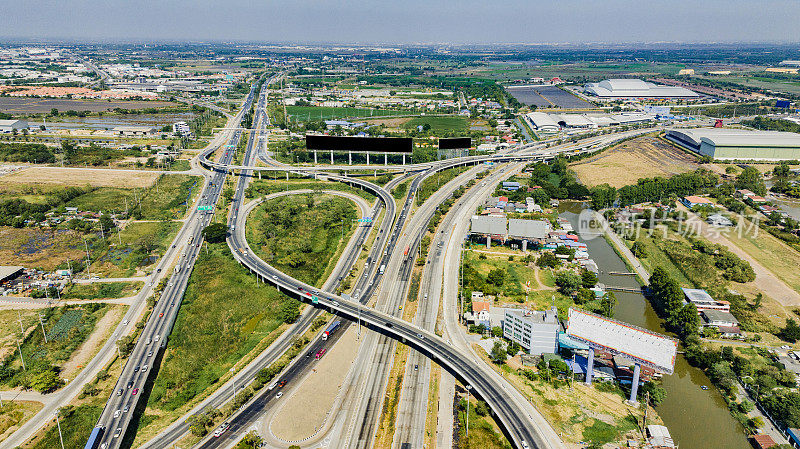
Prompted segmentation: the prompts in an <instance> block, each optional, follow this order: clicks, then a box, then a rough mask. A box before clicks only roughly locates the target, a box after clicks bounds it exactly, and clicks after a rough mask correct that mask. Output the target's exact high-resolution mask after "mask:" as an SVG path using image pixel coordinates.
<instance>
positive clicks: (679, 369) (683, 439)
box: [560, 203, 751, 449]
mask: <svg viewBox="0 0 800 449" xmlns="http://www.w3.org/2000/svg"><path fill="white" fill-rule="evenodd" d="M583 207H584V205H583V204H580V203H571V204H567V203H562V206H561V208H560V212H561V216H562V217H564V218H566V219H568V220H569V221H570V223H571V224H572V226H573V227H574V228H575V229H576V230H577V229H579V227H578V213H580V211H581V210H582V208H583ZM582 241H585V243H586V246H587V249H588V252H589V254H590V256H591V257H592V259H593V260H594V261H595V262H597V264H598V266H599V268H600V274H599V275H598V280H599V282H600V283H602V284H605V285H608V286H615V287H626V288H637V287H639V283H638V282H637V281H636V279H635V278H634V277H632V276H619V275H612V274H609V273H611V272H627V271H629V269H628V267H627V266H626V264H625V261H624V260H623V259H622V258H621V257H620V256H619V255H618V254H617V252H616V251H615V250H614V248H613V247H612V246H611V245H610V244H609V243H608V242H607V241H606V239H604V238H602V237H597V238H594V239H585V238H583V239H582ZM615 295H616V297H617V305H616V307H615V308H614V318H616V319H618V320H620V321H624V322H627V323H631V324H634V325H636V326H640V327H643V328H645V329H649V330H652V331H655V332H661V333H666V331H665V329H664V327H663V321H662V320H661V319H660V318H659V317H658V316H657V315H656V313H655V311H654V310H653V307H652V306H651V305H650V302H649V301H648V300H647V299H646V298H645V297H644V296H643V295H642V294H640V293H627V292H616V293H615ZM711 385H712V384H711V381H710V380H709V379H708V378H707V377H706V375H705V374H704V373H703V372H702V371H701V370H699V369H697V368H695V367H692V366H691V365H689V363H688V362H687V361H686V359H685V358H684V357H683V355H682V354H678V358H677V360H676V363H675V372H674V373H673V374H672V375H665V376H664V378H663V387H664V389H665V390H666V391H667V398H666V399H665V400H664V402H663V403H662V404H661V405H659V406H658V407H657V408H656V410H657V411H658V414H659V416H661V418H662V419H663V421H664V424H665V425H666V426H667V427H668V428H669V431H670V433H671V434H672V437H673V439H674V440H675V442H676V443H677V444H678V445H679V446H680V448H681V449H708V448H726V449H727V448H730V449H747V448H750V447H751V446H750V443H749V442H748V440H747V436H746V435H745V433H744V430H743V429H742V427H741V425H740V424H739V423H738V422H737V421H736V420H735V419H734V418H733V417H732V416H731V415H730V413H729V411H728V407H727V404H726V403H725V400H724V399H723V398H722V396H721V395H720V393H719V392H718V391H717V389H716V388H713V387H712V388H708V389H707V390H703V388H702V387H703V386H711Z"/></svg>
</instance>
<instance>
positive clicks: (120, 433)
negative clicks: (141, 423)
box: [112, 427, 122, 438]
mask: <svg viewBox="0 0 800 449" xmlns="http://www.w3.org/2000/svg"><path fill="white" fill-rule="evenodd" d="M120 435H122V427H117V430H115V431H114V436H113V437H112V438H119V436H120Z"/></svg>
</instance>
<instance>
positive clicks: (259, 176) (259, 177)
mask: <svg viewBox="0 0 800 449" xmlns="http://www.w3.org/2000/svg"><path fill="white" fill-rule="evenodd" d="M258 179H261V170H259V171H258Z"/></svg>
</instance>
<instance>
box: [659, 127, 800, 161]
mask: <svg viewBox="0 0 800 449" xmlns="http://www.w3.org/2000/svg"><path fill="white" fill-rule="evenodd" d="M666 138H667V139H669V140H671V141H672V142H675V143H677V144H678V145H681V146H682V147H684V148H688V149H690V150H692V151H695V152H697V153H700V154H702V155H705V156H710V157H712V158H714V159H720V160H734V159H739V160H764V161H780V160H792V159H800V134H796V133H789V132H781V131H752V130H746V129H729V128H697V129H671V130H668V131H667V133H666Z"/></svg>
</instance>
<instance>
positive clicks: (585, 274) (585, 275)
mask: <svg viewBox="0 0 800 449" xmlns="http://www.w3.org/2000/svg"><path fill="white" fill-rule="evenodd" d="M581 284H582V285H583V287H584V288H592V287H594V286H595V285H596V284H597V275H596V274H594V273H593V272H591V271H589V270H586V269H584V270H582V271H581Z"/></svg>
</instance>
